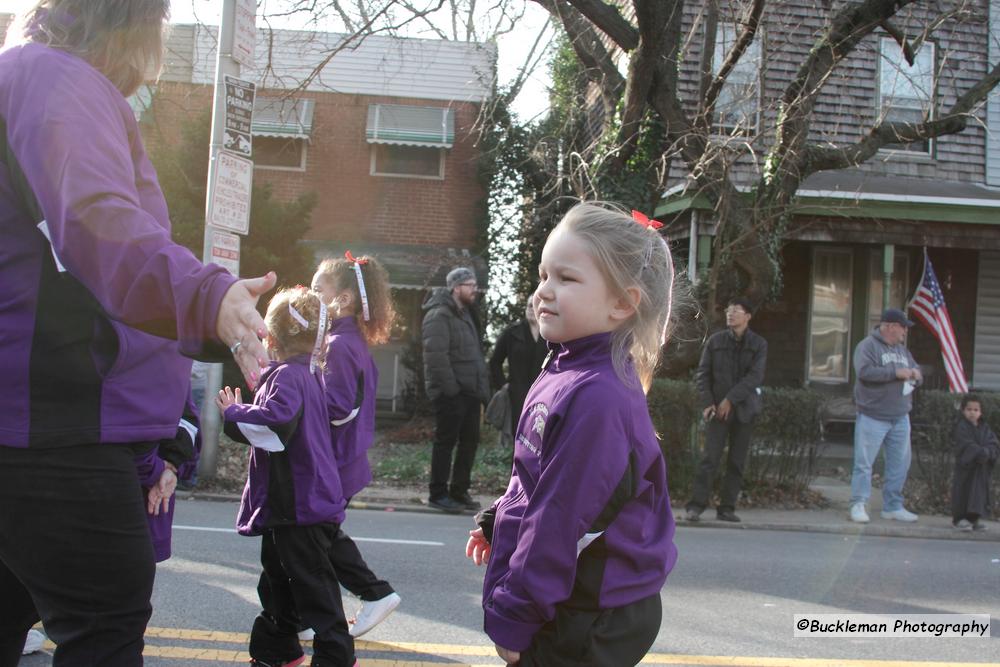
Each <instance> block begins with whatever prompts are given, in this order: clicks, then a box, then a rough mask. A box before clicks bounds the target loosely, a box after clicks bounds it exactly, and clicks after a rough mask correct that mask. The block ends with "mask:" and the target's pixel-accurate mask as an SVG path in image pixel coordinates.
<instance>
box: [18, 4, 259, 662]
mask: <svg viewBox="0 0 1000 667" xmlns="http://www.w3.org/2000/svg"><path fill="white" fill-rule="evenodd" d="M167 6H168V3H167V1H166V0H41V1H39V2H38V3H37V4H36V5H35V6H34V7H33V8H32V9H31V10H29V11H28V12H27V13H26V15H25V16H24V17H22V23H23V26H24V27H23V29H22V32H21V35H22V37H23V40H22V43H19V44H14V45H10V46H8V47H7V48H5V49H4V50H3V51H0V121H2V122H0V162H2V163H3V164H2V168H0V238H2V239H3V242H2V243H0V331H2V332H3V333H2V334H0V377H3V380H4V381H3V383H2V385H0V404H2V405H3V410H2V411H0V507H2V508H3V511H2V512H0V601H2V602H0V665H2V666H3V667H7V666H8V665H13V664H16V663H17V661H18V659H19V657H20V652H21V649H22V648H23V642H24V636H25V633H26V632H27V630H28V628H29V627H30V626H31V625H32V624H33V623H34V622H36V621H37V620H39V617H40V618H41V620H42V621H43V622H44V624H45V628H46V630H47V631H48V632H49V634H50V636H51V637H52V639H53V641H55V643H56V644H57V649H56V652H55V656H54V659H53V664H54V665H56V666H57V667H62V666H65V665H115V666H131V665H140V664H142V648H143V633H144V631H145V627H146V623H147V621H148V619H149V615H150V612H151V608H150V593H151V591H152V585H153V574H154V570H155V566H154V563H153V550H152V545H151V543H150V537H149V529H148V527H147V525H146V513H145V508H144V503H143V500H142V494H141V492H140V486H139V480H138V477H137V474H136V466H135V457H136V455H143V454H148V453H149V452H150V451H151V450H152V449H153V447H155V444H156V443H157V442H159V441H160V440H163V439H166V438H171V437H173V436H174V435H175V434H176V431H177V425H178V422H179V420H180V417H181V413H182V410H183V407H184V401H185V398H186V396H187V387H188V378H189V375H190V368H191V362H190V360H185V359H184V358H183V357H182V356H181V354H184V355H187V356H197V357H204V358H206V359H209V360H213V359H215V360H218V359H220V358H221V357H222V355H224V354H228V353H229V352H230V351H231V352H232V353H233V354H235V356H236V358H237V361H238V362H239V363H240V365H241V367H242V369H243V371H244V374H245V375H246V376H247V377H248V379H249V380H250V381H251V382H254V381H255V374H256V373H259V371H260V368H261V365H262V364H266V361H267V357H266V353H265V351H264V348H263V346H262V345H261V344H260V342H259V340H258V338H257V336H258V335H259V334H261V333H262V332H263V320H262V319H261V318H260V316H259V315H258V314H257V313H256V311H255V309H254V306H255V304H256V301H257V297H258V296H259V295H260V294H261V293H263V292H265V291H267V290H269V289H270V288H271V287H272V286H273V285H274V281H275V277H274V276H273V275H269V276H267V277H265V278H260V279H256V280H248V281H239V282H238V281H237V280H236V279H235V278H234V277H233V276H231V275H229V274H228V273H227V272H225V271H224V270H223V269H221V268H220V267H218V266H214V265H208V266H203V265H202V264H201V262H199V261H198V260H197V258H195V257H194V256H193V255H192V254H191V253H190V252H189V251H188V250H186V249H185V248H183V247H181V246H179V245H177V244H175V243H174V242H173V241H172V240H171V238H170V220H169V217H168V215H167V208H166V203H165V201H164V199H163V195H162V193H161V191H160V188H159V185H158V184H157V181H156V174H155V172H154V170H153V168H152V165H151V164H150V162H149V159H148V158H147V157H146V153H145V151H144V149H143V145H142V140H141V138H140V135H139V128H138V125H137V123H136V120H135V116H134V115H133V113H132V110H131V108H130V107H129V105H128V102H127V101H126V99H125V97H126V96H128V95H131V94H132V93H133V92H135V90H136V89H137V88H138V87H139V85H140V84H141V83H142V82H143V79H144V75H145V74H146V73H147V72H152V71H155V70H156V68H157V66H158V65H159V62H160V57H161V55H162V51H163V43H162V34H163V28H164V22H165V20H166V16H167ZM10 34H11V35H15V34H16V33H15V32H13V31H12V32H11V33H10ZM230 346H231V347H230ZM227 348H228V349H227ZM179 353H181V354H179ZM33 603H34V604H33ZM36 604H37V612H36V611H35V606H36Z"/></svg>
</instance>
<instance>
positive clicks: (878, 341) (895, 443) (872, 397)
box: [851, 308, 923, 523]
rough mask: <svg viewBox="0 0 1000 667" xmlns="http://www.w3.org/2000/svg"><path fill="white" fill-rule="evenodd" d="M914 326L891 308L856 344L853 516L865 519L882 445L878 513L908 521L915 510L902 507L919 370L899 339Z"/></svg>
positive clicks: (861, 520) (920, 377) (857, 519)
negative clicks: (865, 336)
mask: <svg viewBox="0 0 1000 667" xmlns="http://www.w3.org/2000/svg"><path fill="white" fill-rule="evenodd" d="M912 326H913V322H911V321H910V320H909V319H908V318H907V317H906V314H905V313H903V311H901V310H898V309H896V308H889V309H888V310H886V311H885V312H884V313H882V321H881V322H880V323H879V325H878V326H877V327H875V328H874V329H872V332H871V334H869V335H868V337H867V338H865V339H864V340H863V341H861V342H860V343H858V346H857V348H855V350H854V373H855V375H856V376H857V381H856V382H855V383H854V402H855V404H856V405H857V408H858V418H857V421H856V422H855V424H854V472H853V474H852V475H851V521H854V522H857V523H868V521H869V518H868V512H867V510H866V507H865V505H866V504H867V503H868V498H869V497H870V496H871V490H872V464H873V463H874V462H875V459H876V457H878V453H879V450H880V449H882V446H883V445H884V446H885V482H884V484H883V485H882V518H883V519H895V520H896V521H906V522H912V521H916V520H917V515H916V514H914V513H912V512H909V511H907V510H906V509H905V508H904V507H903V484H905V483H906V474H907V472H908V471H909V469H910V409H911V408H912V407H913V389H914V388H915V387H917V386H919V385H920V383H921V382H922V381H923V376H922V375H921V374H920V367H919V366H918V365H917V362H916V361H914V360H913V355H911V354H910V351H909V350H908V349H906V346H905V345H903V342H904V341H905V340H906V334H907V332H908V331H909V329H910V327H912Z"/></svg>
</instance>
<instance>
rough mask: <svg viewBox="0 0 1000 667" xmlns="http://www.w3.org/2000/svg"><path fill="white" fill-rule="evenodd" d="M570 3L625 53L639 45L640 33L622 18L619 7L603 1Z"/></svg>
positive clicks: (583, 0) (575, 1)
mask: <svg viewBox="0 0 1000 667" xmlns="http://www.w3.org/2000/svg"><path fill="white" fill-rule="evenodd" d="M569 2H570V4H572V5H573V6H574V7H576V9H577V10H578V11H579V12H580V13H581V14H583V15H584V16H586V17H587V18H588V19H590V21H591V22H592V23H593V24H594V25H595V26H596V27H597V28H598V29H599V30H601V32H603V33H604V34H606V35H607V36H608V37H610V38H611V39H612V41H614V43H615V44H617V45H618V47H619V48H621V49H622V50H623V51H631V50H632V49H634V48H636V47H637V46H638V45H639V31H638V30H636V29H635V27H633V26H632V24H631V23H629V22H628V21H626V20H625V18H624V17H622V15H621V13H620V12H619V11H618V8H617V7H614V6H613V5H609V4H608V3H606V2H601V0H569Z"/></svg>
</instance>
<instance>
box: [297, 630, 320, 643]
mask: <svg viewBox="0 0 1000 667" xmlns="http://www.w3.org/2000/svg"><path fill="white" fill-rule="evenodd" d="M315 637H316V631H315V630H313V629H312V628H306V629H305V630H299V641H303V642H311V641H312V640H313V638H315Z"/></svg>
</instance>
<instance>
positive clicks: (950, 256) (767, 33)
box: [656, 0, 1000, 395]
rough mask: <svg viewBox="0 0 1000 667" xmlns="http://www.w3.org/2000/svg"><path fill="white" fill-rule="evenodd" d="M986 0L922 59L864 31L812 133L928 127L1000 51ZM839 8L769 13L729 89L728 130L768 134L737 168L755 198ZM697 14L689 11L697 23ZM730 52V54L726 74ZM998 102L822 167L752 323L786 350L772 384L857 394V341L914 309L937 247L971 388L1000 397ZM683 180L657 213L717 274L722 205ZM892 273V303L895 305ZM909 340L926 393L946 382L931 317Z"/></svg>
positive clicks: (795, 2) (999, 23) (807, 189)
mask: <svg viewBox="0 0 1000 667" xmlns="http://www.w3.org/2000/svg"><path fill="white" fill-rule="evenodd" d="M973 4H974V5H975V7H974V9H975V10H976V11H979V12H982V13H983V14H984V15H987V14H988V15H989V19H990V20H989V22H988V23H986V22H981V23H979V22H975V21H967V22H949V23H946V24H945V26H944V27H942V28H941V29H940V30H939V31H937V32H935V33H934V35H933V38H932V39H931V40H928V41H927V42H925V43H924V44H923V46H922V47H921V48H920V49H919V51H918V52H917V54H916V58H915V62H914V64H913V65H912V66H910V65H909V64H908V63H906V61H905V60H903V57H902V54H901V49H900V48H899V45H898V44H897V43H896V42H895V40H893V39H892V38H891V37H890V36H888V35H887V34H886V33H879V32H876V33H875V34H873V35H870V36H869V37H868V38H866V39H865V40H864V42H862V44H861V45H860V46H859V47H858V48H857V49H856V51H855V52H854V53H852V54H851V55H850V56H849V57H848V58H847V59H846V60H845V62H844V63H842V64H841V65H840V66H839V67H838V69H837V70H836V71H835V76H834V77H833V78H832V79H831V80H830V81H828V82H827V83H826V85H825V87H824V89H823V93H822V99H821V101H820V102H819V104H818V105H817V107H816V112H815V115H814V120H813V123H812V127H811V137H810V139H811V140H814V141H817V142H822V141H825V142H829V143H830V144H836V145H847V144H853V143H854V142H856V141H858V140H859V139H860V138H861V137H862V136H863V135H864V133H866V132H867V131H868V130H869V129H870V128H871V127H872V126H873V125H874V124H875V123H876V122H877V120H878V119H879V118H886V119H889V120H919V119H920V118H921V117H922V114H923V113H924V112H925V110H927V109H934V108H948V107H949V106H950V105H951V104H953V103H954V101H955V99H956V97H957V96H958V95H960V94H962V93H963V92H965V91H966V90H968V88H969V87H971V85H972V84H973V83H974V82H975V81H977V80H978V79H979V78H980V77H982V76H983V75H984V74H985V73H986V72H987V67H988V63H994V62H996V59H997V56H998V54H997V44H998V43H1000V42H998V41H997V36H998V34H1000V4H998V3H995V2H986V1H985V0H982V1H980V2H976V3H973ZM821 5H822V6H821ZM829 6H830V3H828V2H823V1H822V0H815V1H814V0H790V1H789V2H783V3H780V4H779V5H775V6H774V8H773V9H770V10H766V11H765V14H764V17H763V20H762V23H761V30H760V32H759V34H758V38H757V39H756V40H755V43H754V45H753V46H752V47H751V49H749V50H748V51H747V53H746V54H745V56H744V59H743V62H742V63H741V65H740V66H739V67H738V68H737V69H736V71H734V72H733V75H732V76H731V77H730V79H729V81H728V82H727V84H726V87H725V90H724V91H723V93H722V95H721V96H720V106H719V108H718V109H717V113H718V114H719V116H718V117H719V123H720V125H722V127H723V128H724V131H725V132H726V133H727V135H728V137H730V138H731V137H733V136H744V137H751V138H752V139H751V140H754V139H756V140H757V141H758V143H756V144H755V145H754V150H753V152H754V156H752V157H749V158H747V159H745V160H742V161H741V162H739V163H738V164H737V167H736V169H735V173H736V174H737V176H736V178H735V180H736V182H737V183H738V184H739V185H740V186H741V187H742V189H743V190H744V191H749V187H750V186H751V184H752V183H753V182H754V181H755V180H756V179H757V178H759V174H760V171H761V169H762V165H761V164H760V162H759V161H760V160H761V159H762V157H763V156H764V155H765V154H766V151H767V149H768V146H769V144H768V142H769V141H771V140H772V139H773V132H771V133H770V134H768V130H769V129H770V128H773V127H774V126H775V122H776V118H777V113H778V104H777V102H778V101H780V99H781V95H782V93H783V91H784V88H785V86H786V85H787V83H788V82H789V81H790V79H791V77H793V76H794V75H795V73H796V70H797V68H798V67H799V65H800V64H801V63H802V62H803V60H804V59H805V58H806V56H807V54H808V52H809V49H810V48H811V47H812V45H813V43H814V40H815V36H816V35H818V34H819V33H820V32H821V30H822V28H823V20H824V18H825V17H826V16H827V15H828V10H829ZM692 11H693V10H692ZM921 11H923V10H921V9H919V8H917V9H913V10H912V12H913V14H905V13H902V14H901V15H900V16H899V17H898V21H897V23H898V24H899V25H900V26H902V27H903V29H904V30H905V29H906V27H907V25H909V23H910V19H914V18H922V16H921V15H920V14H919V12H921ZM692 19H693V17H688V25H690V24H691V22H692ZM913 24H914V25H916V21H914V22H913ZM733 25H734V24H733V22H732V21H729V22H728V23H727V22H726V21H725V20H723V19H722V18H720V26H719V32H718V33H717V36H718V42H719V43H720V44H721V45H724V46H726V47H727V46H728V44H731V43H732V40H733V35H734V34H735V30H734V27H733ZM911 28H912V26H911ZM909 32H910V34H913V30H912V29H911V30H910V31H909ZM727 40H728V42H727ZM691 43H692V44H698V43H699V40H698V39H692V40H691ZM721 48H722V47H717V49H721ZM721 53H724V52H722V51H721V50H717V53H716V55H715V59H714V62H715V64H716V67H717V66H718V63H719V61H720V60H721ZM700 57H701V56H700V53H697V52H693V53H689V54H686V55H685V61H684V62H683V63H682V67H681V72H682V76H681V83H680V85H681V86H683V87H684V88H685V89H686V90H687V91H689V92H690V94H691V95H692V97H693V96H694V95H696V94H697V65H698V62H699V59H700ZM997 95H998V93H997V92H996V91H994V93H993V94H992V96H991V97H990V99H989V101H988V104H987V106H986V108H985V109H982V110H980V112H979V114H978V115H979V118H980V120H981V123H976V122H973V123H970V124H969V126H968V128H967V129H966V130H965V131H963V132H962V133H960V134H956V135H949V136H943V137H940V138H938V139H933V140H929V141H925V142H918V143H914V144H907V145H900V144H896V145H893V146H892V147H891V150H882V151H880V152H879V154H878V155H877V156H876V157H875V158H873V159H871V160H869V161H868V162H866V163H864V164H863V165H861V166H859V167H857V168H853V169H849V170H841V171H827V172H819V173H817V174H815V175H813V176H811V177H809V178H807V179H806V180H805V181H804V182H803V183H802V185H801V187H800V189H799V191H798V200H797V205H796V207H795V209H794V211H793V215H792V219H791V222H790V224H789V226H788V229H787V233H786V235H785V240H786V245H785V246H784V249H783V252H782V260H783V275H784V281H783V287H782V291H781V293H780V294H778V296H777V299H776V300H775V301H774V302H772V303H770V304H768V305H767V306H766V307H765V308H764V309H763V310H762V311H761V312H760V313H759V314H758V316H756V317H755V318H754V321H753V327H754V329H755V330H757V331H758V332H760V333H761V334H762V335H764V336H765V337H766V338H767V339H768V341H769V343H770V349H771V350H772V354H771V356H770V358H769V363H768V370H767V380H766V381H767V383H768V384H776V385H798V386H811V387H815V388H819V389H821V390H824V391H829V392H831V393H833V394H839V395H846V394H848V393H849V390H850V387H851V385H852V383H853V381H854V377H853V364H852V358H851V357H852V353H853V351H854V347H855V346H856V345H857V343H858V342H859V341H860V340H861V339H862V338H864V337H865V336H866V335H867V334H868V332H869V331H870V330H871V328H872V326H874V325H875V324H876V323H877V322H878V319H879V314H880V313H881V311H882V309H883V308H884V307H886V306H895V307H904V306H905V304H906V303H907V301H908V300H909V299H910V298H911V297H912V295H913V293H914V291H915V289H916V287H917V284H918V283H919V281H920V279H921V276H922V271H923V257H924V248H925V247H926V249H927V254H928V256H929V258H930V260H931V262H932V263H933V265H934V269H935V271H936V273H937V275H938V278H939V280H940V282H941V286H942V288H943V291H944V296H945V300H946V302H947V305H948V309H949V311H950V314H951V319H952V322H953V324H954V327H955V330H956V335H957V339H958V345H959V350H960V353H961V357H962V361H963V364H964V367H965V372H966V375H967V378H968V380H969V383H970V386H974V387H978V388H985V389H993V390H1000V227H998V225H1000V134H998V132H1000V98H998V97H997ZM682 99H683V97H682ZM932 113H933V112H932ZM734 130H735V132H734ZM721 136H722V135H721V134H720V137H721ZM720 140H722V139H720ZM674 176H675V178H674V181H673V184H672V187H670V188H669V189H668V190H667V192H666V193H665V194H664V196H663V198H662V200H661V203H660V205H659V207H658V209H657V211H656V214H657V217H659V218H660V219H661V220H664V221H666V222H668V226H667V228H668V232H669V236H670V238H671V240H672V241H674V242H675V244H676V246H677V248H678V249H679V252H678V256H679V257H680V258H686V259H688V260H689V263H690V266H689V270H690V275H691V276H692V278H695V277H696V276H697V271H696V269H697V268H705V267H707V266H708V263H709V261H710V258H711V247H712V244H711V241H712V237H713V236H714V233H715V231H714V229H715V220H714V213H713V212H712V210H711V206H709V205H708V202H707V201H705V200H704V199H703V198H702V197H700V196H699V195H698V194H697V193H694V192H692V191H690V190H688V189H686V183H687V180H686V177H687V174H686V173H683V172H681V171H677V172H676V173H675V174H674ZM886 280H888V284H889V290H888V294H889V301H888V303H883V284H884V282H885V281H886ZM909 345H910V347H911V349H912V351H913V354H914V356H915V357H916V359H917V360H918V361H919V362H920V363H921V364H922V365H923V366H924V369H925V375H926V378H927V386H930V387H932V388H944V389H947V387H948V383H947V380H946V376H945V373H944V367H943V363H942V360H941V354H940V350H939V347H938V344H937V341H936V339H935V338H933V337H932V335H931V334H930V332H928V331H927V330H926V329H925V328H924V327H922V326H921V325H918V326H917V327H915V328H914V330H913V331H912V335H911V337H910V341H909ZM777 350H780V354H775V353H774V351H777Z"/></svg>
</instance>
